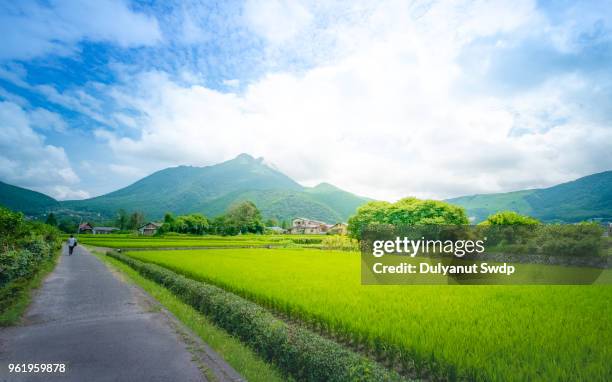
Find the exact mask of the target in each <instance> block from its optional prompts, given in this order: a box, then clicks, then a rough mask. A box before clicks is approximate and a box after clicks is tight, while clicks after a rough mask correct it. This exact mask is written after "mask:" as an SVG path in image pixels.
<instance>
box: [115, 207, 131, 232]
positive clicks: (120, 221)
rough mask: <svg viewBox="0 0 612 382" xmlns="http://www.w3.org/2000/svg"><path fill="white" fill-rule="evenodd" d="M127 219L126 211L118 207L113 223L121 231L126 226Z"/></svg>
mask: <svg viewBox="0 0 612 382" xmlns="http://www.w3.org/2000/svg"><path fill="white" fill-rule="evenodd" d="M128 221H129V217H128V213H127V211H126V210H124V209H123V208H121V209H119V211H117V218H116V220H115V225H117V227H118V228H119V229H120V230H121V231H124V230H126V229H127V227H128Z"/></svg>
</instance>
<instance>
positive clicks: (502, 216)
mask: <svg viewBox="0 0 612 382" xmlns="http://www.w3.org/2000/svg"><path fill="white" fill-rule="evenodd" d="M537 224H540V222H539V221H538V220H536V219H534V218H532V217H530V216H527V215H521V214H519V213H516V212H514V211H502V212H497V213H495V214H492V215H489V217H488V218H487V219H486V220H485V221H483V222H482V223H480V224H479V225H485V226H486V225H503V226H508V225H512V226H516V225H531V226H533V225H537Z"/></svg>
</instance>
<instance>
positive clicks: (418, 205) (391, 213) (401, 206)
mask: <svg viewBox="0 0 612 382" xmlns="http://www.w3.org/2000/svg"><path fill="white" fill-rule="evenodd" d="M371 224H392V225H396V226H397V225H431V224H436V225H439V224H445V225H463V224H468V219H467V216H466V214H465V211H464V210H463V208H461V207H457V206H454V205H452V204H448V203H446V202H441V201H438V200H420V199H417V198H404V199H401V200H399V201H397V202H396V203H387V202H369V203H367V204H365V205H364V206H362V207H360V208H358V209H357V214H356V215H354V216H352V217H351V218H350V219H349V226H348V231H349V234H350V235H351V237H353V238H358V239H359V238H361V234H362V232H363V229H364V228H365V227H367V226H368V225H371Z"/></svg>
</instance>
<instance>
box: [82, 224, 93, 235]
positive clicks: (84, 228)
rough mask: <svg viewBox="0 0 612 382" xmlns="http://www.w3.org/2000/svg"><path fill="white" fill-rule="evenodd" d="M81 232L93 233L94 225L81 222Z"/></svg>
mask: <svg viewBox="0 0 612 382" xmlns="http://www.w3.org/2000/svg"><path fill="white" fill-rule="evenodd" d="M79 233H93V226H92V225H91V224H89V223H87V222H85V223H81V224H79Z"/></svg>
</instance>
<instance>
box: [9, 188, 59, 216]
mask: <svg viewBox="0 0 612 382" xmlns="http://www.w3.org/2000/svg"><path fill="white" fill-rule="evenodd" d="M0 205H2V206H4V207H8V208H10V209H11V210H14V211H21V212H23V213H25V214H26V215H40V214H43V213H45V212H46V211H48V210H49V209H52V208H54V207H57V206H58V202H57V200H55V199H53V198H52V197H50V196H47V195H45V194H42V193H40V192H36V191H32V190H28V189H26V188H21V187H17V186H12V185H10V184H6V183H2V182H0Z"/></svg>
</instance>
